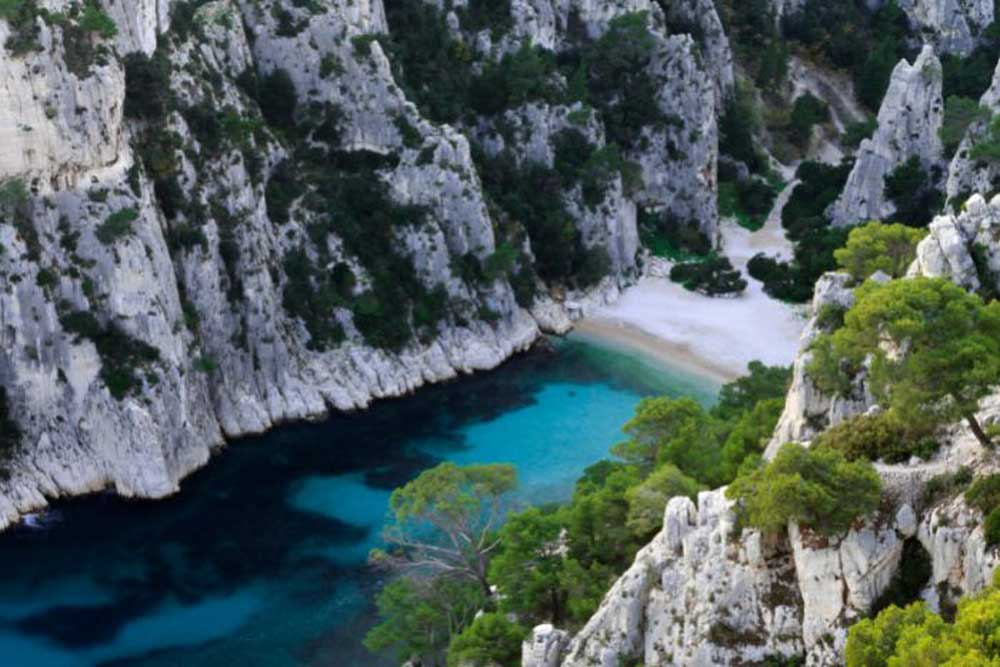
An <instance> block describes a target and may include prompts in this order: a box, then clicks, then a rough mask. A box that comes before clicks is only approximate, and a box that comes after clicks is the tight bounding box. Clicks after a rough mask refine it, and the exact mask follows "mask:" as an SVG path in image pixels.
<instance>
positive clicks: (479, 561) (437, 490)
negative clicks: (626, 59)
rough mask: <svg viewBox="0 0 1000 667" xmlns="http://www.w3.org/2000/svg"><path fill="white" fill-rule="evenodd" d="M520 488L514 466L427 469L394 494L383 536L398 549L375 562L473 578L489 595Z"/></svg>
mask: <svg viewBox="0 0 1000 667" xmlns="http://www.w3.org/2000/svg"><path fill="white" fill-rule="evenodd" d="M516 485H517V473H516V471H515V470H514V467H513V466H511V465H504V464H493V465H470V466H464V467H462V466H458V465H455V464H454V463H442V464H441V465H439V466H437V467H435V468H431V469H430V470H425V471H424V472H422V473H421V474H420V475H419V476H418V477H417V478H416V479H414V480H413V481H411V482H409V483H408V484H406V485H405V486H403V487H401V488H399V489H396V490H395V491H394V492H393V493H392V497H391V498H390V500H389V508H390V512H391V515H392V516H391V519H392V520H391V522H390V523H389V524H388V525H387V526H386V527H385V530H384V531H383V538H384V539H385V541H386V542H388V543H389V544H390V545H392V546H393V547H394V549H393V550H392V551H391V552H389V553H386V552H382V551H378V550H377V551H376V552H374V553H373V556H374V557H375V560H380V561H384V562H388V563H390V564H393V565H396V566H399V567H402V568H405V569H409V570H417V571H423V572H428V573H431V574H435V575H449V576H452V577H456V578H460V579H466V580H471V581H474V582H476V583H477V584H479V586H480V587H481V589H482V591H483V593H484V594H485V595H487V596H489V594H490V584H489V581H488V580H487V568H488V565H489V557H490V554H491V553H492V552H493V551H494V550H495V549H496V548H497V546H498V545H499V544H500V539H499V537H498V535H497V530H498V528H499V524H500V521H501V519H502V518H503V514H504V510H505V507H506V503H505V501H506V499H507V496H508V494H509V493H510V492H511V491H512V490H513V489H514V487H515V486H516Z"/></svg>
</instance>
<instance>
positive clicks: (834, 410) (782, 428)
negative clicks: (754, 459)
mask: <svg viewBox="0 0 1000 667" xmlns="http://www.w3.org/2000/svg"><path fill="white" fill-rule="evenodd" d="M849 280H850V278H849V277H848V276H847V275H846V274H843V273H828V274H826V275H824V276H822V277H821V278H820V279H819V281H818V282H817V283H816V290H815V293H814V296H813V302H812V313H813V317H812V318H810V320H809V323H808V324H806V327H805V329H804V330H803V332H802V340H801V343H800V346H799V349H800V352H799V355H798V356H797V357H796V358H795V363H794V364H793V366H792V384H791V387H790V388H789V390H788V394H787V396H786V397H785V409H784V411H783V412H782V413H781V417H780V418H779V419H778V425H777V427H776V428H775V431H774V435H773V437H772V438H771V442H770V444H769V445H768V448H767V451H766V453H765V456H767V457H768V458H771V457H773V456H774V454H776V453H777V451H778V448H780V447H781V445H783V444H784V443H786V442H806V441H808V440H811V439H812V438H813V437H814V436H815V435H816V434H817V433H819V432H821V431H823V430H824V429H826V428H828V427H830V426H835V425H836V424H838V423H840V422H842V421H844V420H845V419H848V418H850V417H853V416H855V415H858V414H862V413H864V412H866V411H867V410H868V409H869V408H870V407H871V406H872V405H873V404H874V399H873V398H872V397H871V394H870V393H869V392H868V389H867V387H866V386H865V384H864V382H863V379H861V378H859V379H858V380H857V381H856V384H855V386H854V388H853V391H852V392H851V394H850V395H848V396H846V397H844V396H829V395H827V394H825V393H823V392H822V391H820V390H819V389H818V388H817V387H816V385H815V384H813V381H812V380H811V379H810V378H809V375H808V374H807V373H806V368H807V367H808V366H809V362H810V361H811V360H812V355H811V353H810V352H809V346H810V345H812V342H813V341H814V340H815V339H816V337H817V336H818V335H819V334H821V333H822V329H821V328H820V326H819V324H818V318H817V317H816V315H817V314H818V313H820V312H822V311H823V309H824V308H836V309H838V310H846V309H847V308H850V307H851V306H852V305H853V304H854V293H853V290H851V289H850V287H849Z"/></svg>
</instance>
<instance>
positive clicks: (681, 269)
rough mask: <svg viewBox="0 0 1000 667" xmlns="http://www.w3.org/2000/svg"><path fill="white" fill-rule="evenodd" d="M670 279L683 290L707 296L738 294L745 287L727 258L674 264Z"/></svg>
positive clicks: (740, 276)
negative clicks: (682, 286) (683, 288)
mask: <svg viewBox="0 0 1000 667" xmlns="http://www.w3.org/2000/svg"><path fill="white" fill-rule="evenodd" d="M670 279H671V280H673V281H674V282H677V283H680V284H682V285H684V287H685V289H689V290H691V291H693V292H701V293H702V294H705V295H708V296H721V295H732V294H740V293H741V292H743V290H745V289H746V287H747V281H746V280H744V279H743V276H742V274H741V273H740V272H739V270H738V269H734V268H733V265H732V263H731V262H730V261H729V258H728V257H716V256H713V257H709V258H708V259H706V260H704V261H701V262H690V263H687V264H675V265H674V266H673V267H671V269H670Z"/></svg>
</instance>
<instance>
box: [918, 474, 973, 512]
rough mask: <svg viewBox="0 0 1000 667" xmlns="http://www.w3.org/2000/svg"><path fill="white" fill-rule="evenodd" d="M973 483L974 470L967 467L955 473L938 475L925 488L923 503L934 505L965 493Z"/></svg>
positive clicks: (928, 481)
mask: <svg viewBox="0 0 1000 667" xmlns="http://www.w3.org/2000/svg"><path fill="white" fill-rule="evenodd" d="M971 483H972V470H971V469H970V468H968V467H967V466H961V467H960V468H959V469H958V470H956V471H955V472H946V473H942V474H940V475H936V476H934V477H932V478H930V479H929V480H927V484H926V485H925V486H924V494H923V502H924V504H925V505H928V506H929V505H933V504H935V503H937V502H938V501H940V500H942V499H944V498H949V497H952V496H955V495H957V494H958V493H959V492H961V491H965V489H967V488H968V487H969V485H970V484H971Z"/></svg>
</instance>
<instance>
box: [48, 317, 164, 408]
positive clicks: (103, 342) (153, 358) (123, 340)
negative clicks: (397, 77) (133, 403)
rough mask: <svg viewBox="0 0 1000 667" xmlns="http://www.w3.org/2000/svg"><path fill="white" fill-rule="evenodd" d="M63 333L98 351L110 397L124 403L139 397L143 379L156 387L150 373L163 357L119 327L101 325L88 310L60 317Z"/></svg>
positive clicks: (154, 349) (152, 374)
mask: <svg viewBox="0 0 1000 667" xmlns="http://www.w3.org/2000/svg"><path fill="white" fill-rule="evenodd" d="M59 321H60V323H61V324H62V327H63V329H64V330H65V331H66V332H67V333H70V334H73V335H74V336H75V338H76V340H77V341H79V340H80V339H82V338H86V339H87V340H89V341H91V342H92V343H93V344H94V346H95V347H96V348H97V353H98V354H99V355H100V357H101V379H102V380H103V381H104V384H105V386H107V388H108V391H109V392H111V395H112V396H114V397H115V398H116V399H118V400H122V399H124V398H125V397H127V396H129V395H130V394H138V393H139V391H140V390H141V389H142V387H143V375H141V374H140V373H144V374H145V375H144V377H145V379H146V381H147V382H149V383H150V384H154V383H155V382H156V381H157V376H156V375H155V373H154V372H153V371H152V370H151V367H152V365H153V364H155V363H156V362H157V361H159V359H160V353H159V351H158V350H157V349H156V348H155V347H152V346H151V345H148V344H147V343H145V342H143V341H141V340H139V339H137V338H133V337H132V336H130V335H129V334H127V333H126V332H125V331H124V330H123V329H122V328H121V327H119V326H118V325H117V324H114V323H111V324H108V325H102V324H101V323H100V322H99V321H98V320H97V318H96V317H94V314H93V313H91V312H90V311H87V310H78V311H75V312H71V313H61V314H60V316H59Z"/></svg>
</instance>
